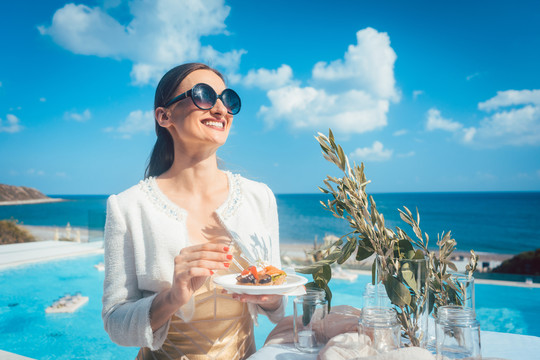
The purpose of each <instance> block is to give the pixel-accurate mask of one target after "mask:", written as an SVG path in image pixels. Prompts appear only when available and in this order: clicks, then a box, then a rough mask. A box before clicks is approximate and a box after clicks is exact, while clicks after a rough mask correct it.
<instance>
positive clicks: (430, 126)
mask: <svg viewBox="0 0 540 360" xmlns="http://www.w3.org/2000/svg"><path fill="white" fill-rule="evenodd" d="M462 127H463V125H462V124H460V123H458V122H455V121H453V120H452V119H445V118H443V117H442V116H441V112H440V111H439V110H437V109H435V108H431V109H429V110H428V112H427V122H426V130H428V131H434V130H444V131H451V132H454V131H457V130H459V129H461V128H462Z"/></svg>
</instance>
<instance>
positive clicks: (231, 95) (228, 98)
mask: <svg viewBox="0 0 540 360" xmlns="http://www.w3.org/2000/svg"><path fill="white" fill-rule="evenodd" d="M221 99H222V101H223V104H225V106H226V107H227V110H228V112H229V113H230V114H232V115H236V114H238V112H239V111H240V107H241V103H240V96H238V94H237V93H236V92H235V91H234V90H231V89H225V90H224V91H223V93H222V94H221Z"/></svg>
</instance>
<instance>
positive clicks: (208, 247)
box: [180, 242, 230, 254]
mask: <svg viewBox="0 0 540 360" xmlns="http://www.w3.org/2000/svg"><path fill="white" fill-rule="evenodd" d="M229 250H230V249H229V247H228V246H226V245H224V244H223V243H215V242H207V243H204V244H198V245H192V246H188V247H185V248H183V249H182V250H181V251H180V254H187V253H194V252H200V251H213V252H218V253H227V252H229Z"/></svg>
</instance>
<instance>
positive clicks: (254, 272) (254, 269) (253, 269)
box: [248, 266, 259, 280]
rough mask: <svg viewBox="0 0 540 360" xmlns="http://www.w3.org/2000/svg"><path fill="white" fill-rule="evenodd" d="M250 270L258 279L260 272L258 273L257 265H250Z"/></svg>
mask: <svg viewBox="0 0 540 360" xmlns="http://www.w3.org/2000/svg"><path fill="white" fill-rule="evenodd" d="M248 270H249V271H250V272H251V273H252V274H253V277H255V279H256V280H259V274H258V273H257V268H256V267H255V266H250V267H249V268H248Z"/></svg>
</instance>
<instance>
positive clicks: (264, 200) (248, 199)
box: [233, 174, 276, 208]
mask: <svg viewBox="0 0 540 360" xmlns="http://www.w3.org/2000/svg"><path fill="white" fill-rule="evenodd" d="M233 177H234V178H235V179H236V182H237V184H238V187H239V188H240V189H241V193H242V198H243V200H244V202H245V203H248V204H256V205H257V207H264V208H266V207H268V206H270V207H272V206H274V204H275V203H276V198H275V196H274V193H273V192H272V190H271V189H270V187H269V186H268V185H266V184H265V183H263V182H260V181H256V180H251V179H248V178H245V177H243V176H241V175H239V174H235V175H233Z"/></svg>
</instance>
